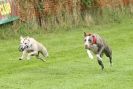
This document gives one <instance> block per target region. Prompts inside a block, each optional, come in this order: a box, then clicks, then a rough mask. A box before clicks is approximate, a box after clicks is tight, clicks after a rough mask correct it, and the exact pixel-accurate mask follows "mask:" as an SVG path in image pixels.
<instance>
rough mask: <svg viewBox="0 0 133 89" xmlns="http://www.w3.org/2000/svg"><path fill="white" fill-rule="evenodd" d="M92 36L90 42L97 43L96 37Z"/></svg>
mask: <svg viewBox="0 0 133 89" xmlns="http://www.w3.org/2000/svg"><path fill="white" fill-rule="evenodd" d="M92 38H93V42H92V44H96V43H97V39H96V37H95V36H94V35H93V36H92Z"/></svg>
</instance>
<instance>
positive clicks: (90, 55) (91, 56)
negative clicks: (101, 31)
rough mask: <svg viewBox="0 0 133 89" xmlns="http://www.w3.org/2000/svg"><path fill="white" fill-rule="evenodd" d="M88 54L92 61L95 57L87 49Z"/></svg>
mask: <svg viewBox="0 0 133 89" xmlns="http://www.w3.org/2000/svg"><path fill="white" fill-rule="evenodd" d="M87 54H88V56H89V58H90V59H93V55H92V54H91V51H90V50H88V49H87Z"/></svg>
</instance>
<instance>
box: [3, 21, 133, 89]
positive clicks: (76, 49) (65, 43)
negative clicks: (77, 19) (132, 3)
mask: <svg viewBox="0 0 133 89" xmlns="http://www.w3.org/2000/svg"><path fill="white" fill-rule="evenodd" d="M84 31H86V32H88V31H91V32H95V33H98V34H100V35H102V36H103V37H104V38H105V39H106V40H107V42H108V44H109V45H110V46H111V48H112V50H113V66H112V67H110V65H109V60H108V59H107V58H106V57H105V56H104V59H103V61H104V65H105V69H104V70H103V71H102V70H101V68H100V66H99V65H98V63H97V60H96V58H95V59H94V60H90V59H89V58H88V56H87V53H86V51H85V49H84V45H83V32H84ZM33 37H35V38H36V39H37V40H38V41H40V42H42V43H43V44H45V46H46V47H47V49H48V51H49V57H48V58H46V60H47V61H46V62H42V61H40V60H37V59H35V58H34V57H33V58H32V59H31V60H22V61H20V60H18V58H19V57H20V53H19V51H18V45H19V38H18V39H17V38H16V39H11V40H0V89H132V88H133V47H132V46H133V21H129V22H125V23H120V24H111V25H105V26H96V27H92V28H91V29H90V28H87V27H80V28H74V29H73V30H69V31H59V32H55V33H48V34H41V35H34V36H33Z"/></svg>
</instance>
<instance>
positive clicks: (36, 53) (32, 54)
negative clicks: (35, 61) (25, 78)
mask: <svg viewBox="0 0 133 89" xmlns="http://www.w3.org/2000/svg"><path fill="white" fill-rule="evenodd" d="M34 55H38V51H33V52H31V53H29V54H28V56H27V60H30V57H31V56H34Z"/></svg>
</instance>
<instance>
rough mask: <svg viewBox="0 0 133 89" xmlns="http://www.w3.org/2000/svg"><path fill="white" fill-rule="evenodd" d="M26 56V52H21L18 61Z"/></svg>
mask: <svg viewBox="0 0 133 89" xmlns="http://www.w3.org/2000/svg"><path fill="white" fill-rule="evenodd" d="M26 54H27V52H26V51H23V53H22V56H21V57H20V58H19V60H22V59H24V58H25V57H26Z"/></svg>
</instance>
